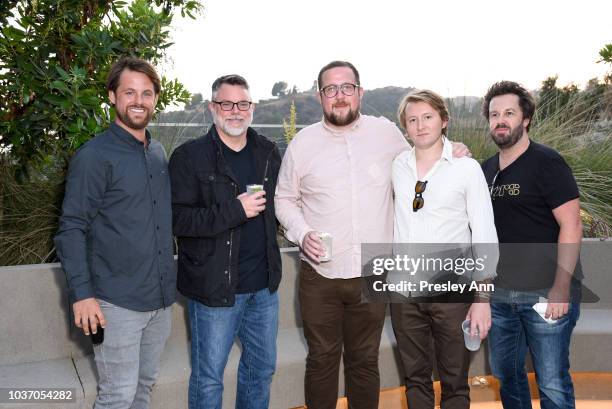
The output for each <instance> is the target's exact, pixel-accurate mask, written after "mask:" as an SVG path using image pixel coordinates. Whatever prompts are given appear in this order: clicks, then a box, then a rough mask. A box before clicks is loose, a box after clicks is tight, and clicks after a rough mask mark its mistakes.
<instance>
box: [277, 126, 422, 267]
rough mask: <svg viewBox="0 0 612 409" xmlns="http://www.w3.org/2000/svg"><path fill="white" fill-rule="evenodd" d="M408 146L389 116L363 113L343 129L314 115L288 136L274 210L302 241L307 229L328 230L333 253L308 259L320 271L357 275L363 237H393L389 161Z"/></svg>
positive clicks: (379, 239) (365, 239) (291, 237)
mask: <svg viewBox="0 0 612 409" xmlns="http://www.w3.org/2000/svg"><path fill="white" fill-rule="evenodd" d="M409 147H410V146H409V145H408V142H407V141H406V139H405V138H404V136H403V135H402V133H401V132H400V130H399V129H398V128H397V127H396V126H395V124H394V123H393V122H391V121H389V120H388V119H386V118H376V117H372V116H368V115H361V116H360V117H359V119H358V120H357V121H356V122H355V123H354V124H353V125H352V126H350V127H348V128H347V129H343V130H341V131H337V130H333V129H331V128H330V127H328V126H326V125H325V123H324V122H323V121H321V122H318V123H316V124H313V125H310V126H309V127H307V128H304V129H303V130H301V131H300V132H298V134H297V135H296V136H295V138H294V139H293V140H292V141H291V143H290V144H289V147H288V148H287V151H286V152H285V156H284V158H283V163H282V165H281V168H280V173H279V176H278V184H277V187H276V196H275V202H274V203H275V206H276V216H277V217H278V219H279V221H280V222H281V224H282V225H283V226H284V227H285V228H286V230H287V234H286V235H287V238H288V239H289V240H291V241H293V242H296V243H299V244H300V245H301V243H302V241H303V240H304V236H305V235H306V233H308V232H309V231H313V230H314V231H321V232H327V233H330V234H331V235H332V260H331V261H329V262H322V263H320V264H313V267H314V268H315V269H316V270H317V272H318V273H319V274H321V275H322V276H324V277H327V278H354V277H360V276H361V244H362V243H391V242H392V240H393V188H392V185H391V164H392V163H393V159H395V157H396V156H397V155H398V154H399V153H400V152H402V151H404V150H406V149H408V148H409ZM302 256H303V255H302Z"/></svg>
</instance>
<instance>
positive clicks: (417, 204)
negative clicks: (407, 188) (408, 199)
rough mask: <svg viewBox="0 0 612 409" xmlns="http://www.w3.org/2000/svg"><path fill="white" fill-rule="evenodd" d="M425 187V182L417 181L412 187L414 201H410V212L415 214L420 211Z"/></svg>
mask: <svg viewBox="0 0 612 409" xmlns="http://www.w3.org/2000/svg"><path fill="white" fill-rule="evenodd" d="M426 187H427V181H425V182H421V181H420V180H417V182H416V185H414V199H413V200H412V211H413V212H416V211H417V210H419V209H421V208H422V207H423V205H425V199H423V192H424V191H425V188H426Z"/></svg>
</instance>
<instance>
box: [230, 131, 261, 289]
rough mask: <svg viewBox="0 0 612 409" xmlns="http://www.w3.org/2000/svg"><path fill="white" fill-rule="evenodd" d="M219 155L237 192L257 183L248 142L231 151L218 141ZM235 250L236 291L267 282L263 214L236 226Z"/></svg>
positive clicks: (253, 161) (257, 286)
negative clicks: (234, 179)
mask: <svg viewBox="0 0 612 409" xmlns="http://www.w3.org/2000/svg"><path fill="white" fill-rule="evenodd" d="M221 146H222V151H223V157H224V158H225V160H226V161H227V163H228V165H229V166H230V169H231V170H232V172H233V174H234V176H235V177H236V181H237V182H238V190H239V192H240V193H243V192H246V185H250V184H261V183H262V181H261V180H258V179H257V168H256V166H255V157H254V155H253V148H252V143H249V141H248V139H247V144H246V145H245V147H244V148H242V150H240V151H239V152H235V151H233V150H231V149H230V148H228V147H227V146H226V145H225V144H224V143H223V142H221ZM238 251H239V253H238V286H237V288H236V293H237V294H244V293H251V292H255V291H259V290H261V289H263V288H266V287H267V286H268V258H267V256H266V232H265V225H264V218H263V214H261V213H260V214H259V215H257V216H256V217H251V218H250V219H248V220H247V221H246V222H245V223H244V224H242V225H241V226H240V248H239V250H238Z"/></svg>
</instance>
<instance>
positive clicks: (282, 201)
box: [275, 61, 467, 409]
mask: <svg viewBox="0 0 612 409" xmlns="http://www.w3.org/2000/svg"><path fill="white" fill-rule="evenodd" d="M318 84H319V93H318V95H319V100H320V102H321V107H322V109H323V120H322V121H321V122H317V123H316V124H313V125H310V126H308V127H306V128H304V129H303V130H301V131H300V132H298V134H297V135H296V136H295V138H294V139H293V141H292V142H291V144H290V145H289V147H288V148H287V151H286V153H285V156H284V158H283V162H282V165H281V169H280V173H279V177H278V184H277V189H276V197H275V206H276V216H277V218H278V219H279V221H280V222H281V223H282V225H283V226H284V227H285V228H286V236H287V238H288V239H289V240H291V241H293V242H295V243H298V244H299V245H300V247H301V258H302V260H303V261H304V262H302V265H301V270H300V278H299V300H300V308H301V314H302V320H303V324H304V336H305V337H306V341H307V343H308V357H307V359H306V379H305V382H304V384H305V385H304V386H305V397H306V404H307V405H308V407H309V408H310V409H323V408H335V407H336V401H337V399H338V370H339V366H340V357H341V356H342V350H343V348H344V367H345V376H346V382H345V384H346V387H345V392H346V396H347V397H348V400H349V402H350V406H351V408H355V409H360V408H368V409H372V408H377V407H378V396H379V389H380V379H379V373H378V349H379V345H380V337H381V333H382V328H383V323H384V317H385V307H386V305H385V304H375V303H366V302H362V296H361V289H362V285H363V279H362V278H361V244H362V243H391V242H392V241H393V188H392V184H391V163H392V162H393V159H395V157H396V156H397V155H398V154H399V153H400V152H402V151H404V150H405V149H408V148H409V145H408V142H406V139H405V138H404V136H403V135H402V133H401V132H400V130H399V129H398V128H397V126H395V124H394V123H393V122H391V121H389V120H388V119H386V118H382V117H381V118H376V117H372V116H368V115H362V114H360V112H359V108H360V104H361V98H362V97H363V88H361V86H360V81H359V73H358V71H357V69H356V68H355V67H354V66H353V65H352V64H351V63H349V62H345V61H333V62H331V63H329V64H327V65H326V66H325V67H323V68H322V69H321V71H320V72H319V76H318ZM454 148H455V149H454V153H455V154H457V153H461V154H462V155H464V154H465V153H466V152H467V149H466V148H465V146H464V145H462V144H458V146H455V147H454ZM319 232H326V233H329V234H330V235H331V237H332V254H331V260H330V261H321V260H320V257H321V256H322V255H323V254H324V250H323V246H322V243H321V240H320V239H319V237H318V233H319Z"/></svg>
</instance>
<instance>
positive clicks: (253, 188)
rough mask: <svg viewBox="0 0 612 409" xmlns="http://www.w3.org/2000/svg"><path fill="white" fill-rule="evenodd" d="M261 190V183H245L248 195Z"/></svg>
mask: <svg viewBox="0 0 612 409" xmlns="http://www.w3.org/2000/svg"><path fill="white" fill-rule="evenodd" d="M262 190H263V185H246V191H247V194H248V195H252V194H253V193H257V192H261V191H262Z"/></svg>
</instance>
